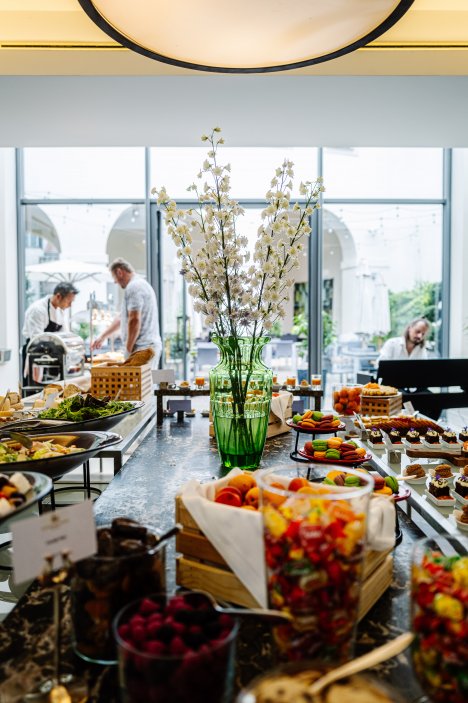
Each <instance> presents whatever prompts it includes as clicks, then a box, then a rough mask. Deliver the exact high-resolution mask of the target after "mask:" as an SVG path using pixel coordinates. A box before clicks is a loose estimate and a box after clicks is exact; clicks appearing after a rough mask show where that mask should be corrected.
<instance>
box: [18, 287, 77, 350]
mask: <svg viewBox="0 0 468 703" xmlns="http://www.w3.org/2000/svg"><path fill="white" fill-rule="evenodd" d="M77 293H78V290H77V288H75V286H74V285H73V284H72V283H66V282H63V283H57V285H56V286H55V288H54V292H53V293H52V295H46V296H45V297H44V298H40V300H36V302H35V303H32V305H30V306H29V308H28V309H27V310H26V312H25V314H24V325H23V336H24V338H25V339H26V344H27V343H28V342H29V340H30V339H32V338H33V337H35V336H36V335H38V334H42V333H43V332H61V331H67V330H68V323H67V320H66V318H65V315H64V312H63V311H64V310H66V309H67V308H69V307H70V306H71V304H72V303H73V301H74V300H75V296H76V294H77Z"/></svg>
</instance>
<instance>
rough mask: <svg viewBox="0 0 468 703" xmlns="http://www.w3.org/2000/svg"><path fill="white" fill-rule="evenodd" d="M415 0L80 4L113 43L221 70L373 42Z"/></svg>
mask: <svg viewBox="0 0 468 703" xmlns="http://www.w3.org/2000/svg"><path fill="white" fill-rule="evenodd" d="M413 2H414V0H236V2H233V0H229V2H228V1H227V0H197V1H196V2H194V0H164V2H163V0H132V2H128V0H79V3H80V5H81V7H82V8H83V10H84V11H85V12H86V14H87V15H88V16H89V17H90V18H91V19H92V20H93V22H94V23H95V24H97V26H98V27H99V28H100V29H102V30H103V31H104V32H105V33H106V34H108V35H109V36H110V37H112V39H114V40H115V41H117V42H119V43H120V44H122V45H123V46H126V47H128V48H129V49H132V50H133V51H136V52H138V53H139V54H143V55H144V56H147V57H149V58H152V59H156V60H157V61H162V62H164V63H169V64H173V65H175V66H182V67H184V68H190V69H196V70H200V71H211V72H218V73H266V72H272V71H286V70H288V69H292V68H302V67H303V66H308V65H311V64H316V63H321V62H323V61H329V60H330V59H335V58H338V57H340V56H343V55H344V54H348V53H350V52H352V51H355V50H356V49H359V48H360V47H363V46H365V45H366V44H368V43H369V42H371V41H374V40H375V39H377V38H378V37H380V36H381V35H382V34H384V32H386V31H387V30H388V29H390V27H392V26H393V25H394V24H395V23H396V22H398V20H399V19H401V17H402V16H403V15H404V14H405V13H406V12H407V11H408V10H409V8H410V7H411V5H412V4H413Z"/></svg>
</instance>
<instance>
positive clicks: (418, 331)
mask: <svg viewBox="0 0 468 703" xmlns="http://www.w3.org/2000/svg"><path fill="white" fill-rule="evenodd" d="M430 329H431V323H430V322H429V320H426V318H425V317H418V318H416V319H415V320H413V321H412V322H410V323H409V325H408V326H407V328H406V329H405V332H404V334H403V336H402V337H391V338H390V339H387V341H386V342H385V344H384V345H383V347H382V349H381V350H380V356H379V359H378V360H379V362H380V361H387V360H393V359H427V350H426V347H425V341H426V337H427V335H428V334H429V330H430Z"/></svg>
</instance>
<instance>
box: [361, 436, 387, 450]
mask: <svg viewBox="0 0 468 703" xmlns="http://www.w3.org/2000/svg"><path fill="white" fill-rule="evenodd" d="M366 443H367V445H368V446H369V447H370V448H371V449H372V450H373V451H374V452H383V451H385V449H386V448H387V445H386V444H385V442H379V443H378V444H373V443H372V442H371V441H370V440H369V439H368V440H366Z"/></svg>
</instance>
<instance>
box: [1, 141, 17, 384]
mask: <svg viewBox="0 0 468 703" xmlns="http://www.w3.org/2000/svg"><path fill="white" fill-rule="evenodd" d="M16 259H17V256H16V188H15V152H14V149H0V348H2V349H5V348H7V349H11V357H12V358H11V361H9V362H8V363H6V364H0V395H1V394H2V393H3V392H5V391H6V390H7V388H10V389H11V390H16V389H17V385H18V378H19V363H18V348H19V342H18V339H19V337H18V275H17V264H16Z"/></svg>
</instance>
